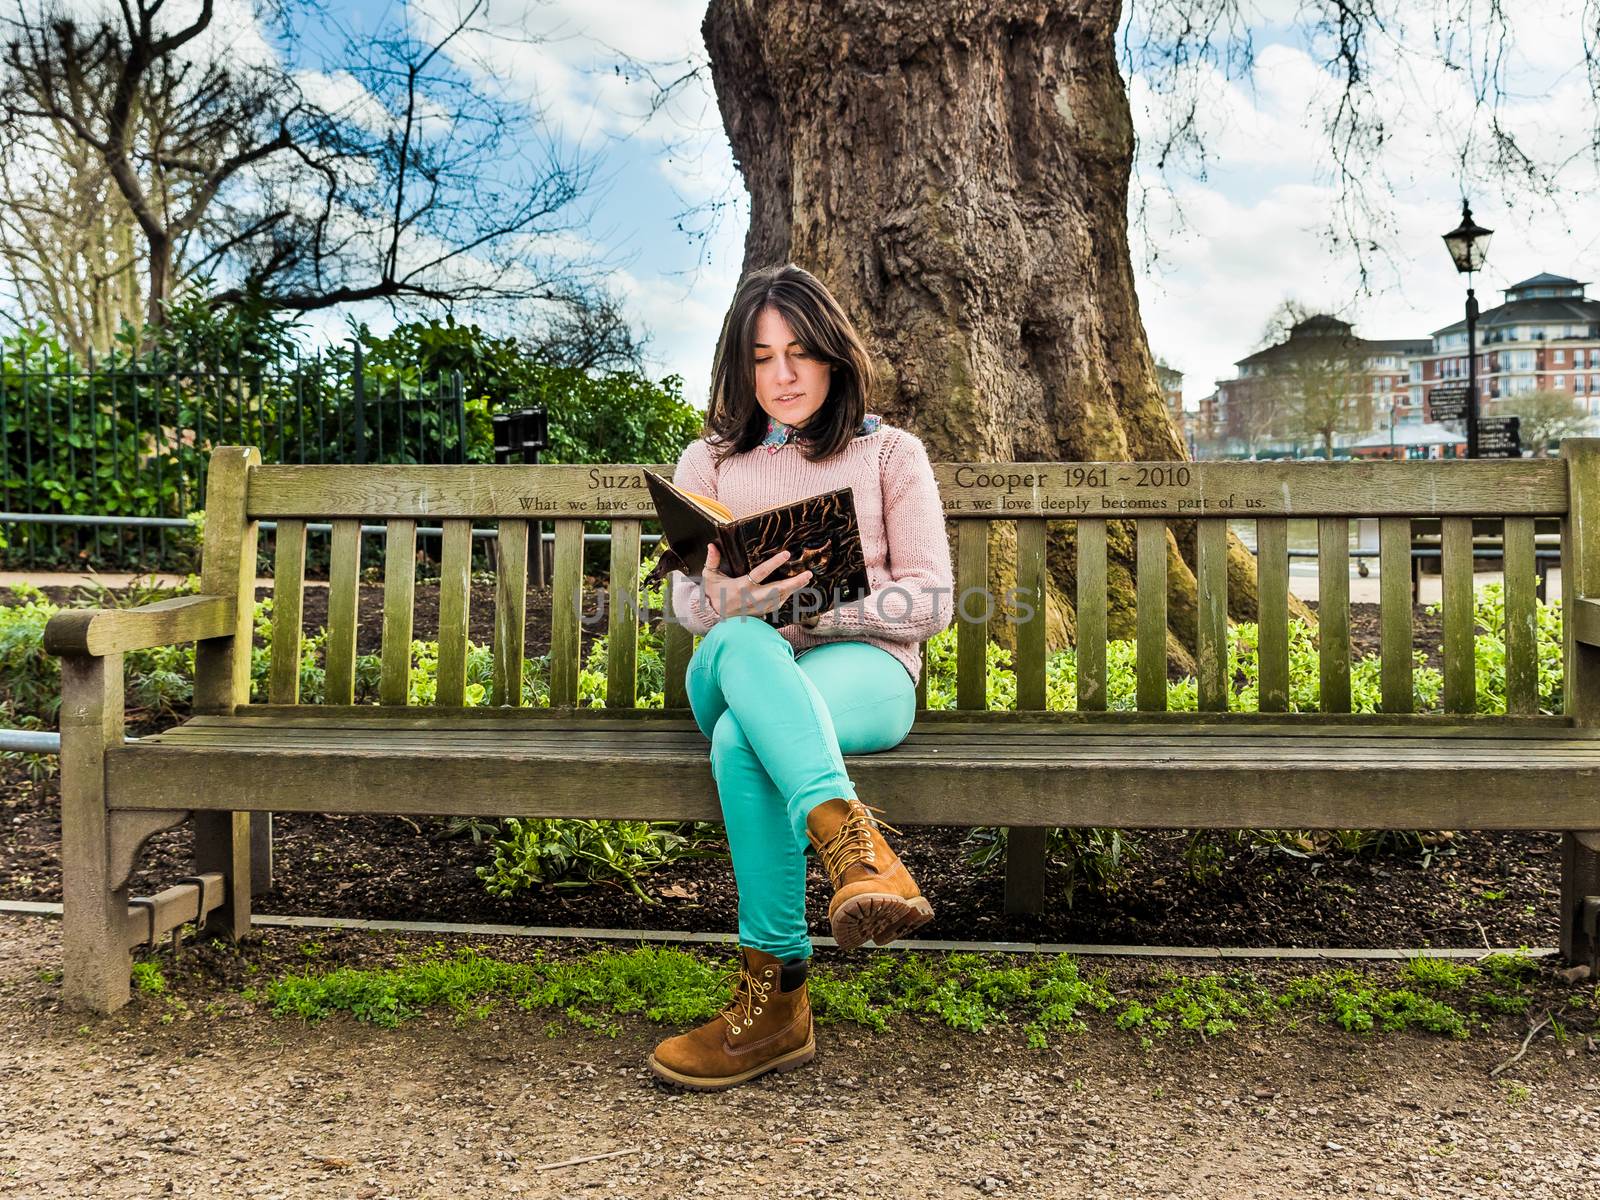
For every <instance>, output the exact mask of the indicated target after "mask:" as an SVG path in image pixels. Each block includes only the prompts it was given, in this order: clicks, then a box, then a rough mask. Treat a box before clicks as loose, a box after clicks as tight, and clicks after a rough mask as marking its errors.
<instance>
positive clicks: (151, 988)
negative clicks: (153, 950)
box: [133, 962, 167, 996]
mask: <svg viewBox="0 0 1600 1200" xmlns="http://www.w3.org/2000/svg"><path fill="white" fill-rule="evenodd" d="M133 986H134V987H135V988H136V989H138V990H139V991H141V992H143V993H144V994H145V995H147V996H163V995H165V994H166V991H167V980H166V977H165V976H164V975H162V974H161V967H160V966H159V965H158V964H156V963H153V962H136V963H134V964H133Z"/></svg>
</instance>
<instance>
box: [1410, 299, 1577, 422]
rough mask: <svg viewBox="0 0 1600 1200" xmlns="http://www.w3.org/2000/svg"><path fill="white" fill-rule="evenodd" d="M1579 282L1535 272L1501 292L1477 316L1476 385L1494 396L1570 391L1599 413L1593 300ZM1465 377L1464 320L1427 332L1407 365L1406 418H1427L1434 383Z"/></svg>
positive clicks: (1485, 399)
mask: <svg viewBox="0 0 1600 1200" xmlns="http://www.w3.org/2000/svg"><path fill="white" fill-rule="evenodd" d="M1586 286H1587V285H1586V284H1583V283H1579V282H1578V281H1577V280H1576V279H1568V278H1567V277H1566V276H1564V275H1551V274H1549V273H1543V274H1539V275H1535V276H1533V277H1532V278H1531V279H1524V280H1523V281H1522V282H1521V283H1518V284H1513V285H1512V286H1511V287H1508V288H1506V289H1505V296H1506V298H1505V303H1503V304H1501V305H1499V306H1498V307H1496V308H1491V309H1489V310H1487V311H1486V312H1483V313H1481V314H1479V316H1478V389H1479V395H1480V405H1481V406H1482V409H1483V411H1488V410H1489V408H1490V407H1491V406H1492V405H1493V402H1494V401H1498V400H1505V399H1508V398H1510V397H1514V396H1517V395H1519V394H1521V393H1523V392H1532V391H1557V392H1570V393H1571V394H1572V395H1573V396H1575V397H1576V398H1578V399H1579V400H1580V401H1582V402H1583V404H1584V405H1585V406H1586V407H1587V408H1588V411H1589V415H1590V416H1592V417H1600V300H1590V299H1588V298H1587V297H1586V296H1585V295H1584V288H1585V287H1586ZM1466 378H1467V322H1466V319H1465V318H1463V319H1461V320H1460V321H1457V322H1455V323H1454V324H1452V325H1446V326H1445V327H1444V328H1443V329H1436V330H1434V332H1433V341H1432V344H1431V346H1429V348H1428V350H1427V352H1425V353H1423V354H1419V355H1417V356H1416V357H1415V358H1414V359H1413V360H1412V362H1411V364H1410V379H1409V388H1408V390H1409V392H1410V399H1409V402H1408V406H1407V410H1408V415H1409V416H1412V417H1413V419H1415V420H1417V421H1421V420H1423V419H1424V418H1425V417H1426V418H1427V419H1430V420H1431V419H1432V417H1431V414H1430V413H1428V411H1427V405H1428V397H1429V396H1430V395H1431V394H1432V392H1433V389H1434V388H1435V387H1437V386H1438V385H1440V384H1444V383H1451V384H1460V383H1462V382H1464V381H1465V380H1466Z"/></svg>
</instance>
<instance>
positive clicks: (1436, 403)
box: [1428, 383, 1468, 421]
mask: <svg viewBox="0 0 1600 1200" xmlns="http://www.w3.org/2000/svg"><path fill="white" fill-rule="evenodd" d="M1467 395H1468V388H1467V385H1466V384H1464V383H1447V384H1441V385H1440V386H1438V387H1436V388H1434V389H1433V391H1431V392H1429V393H1428V411H1429V413H1430V414H1431V415H1432V418H1433V420H1435V421H1465V420H1466V419H1467Z"/></svg>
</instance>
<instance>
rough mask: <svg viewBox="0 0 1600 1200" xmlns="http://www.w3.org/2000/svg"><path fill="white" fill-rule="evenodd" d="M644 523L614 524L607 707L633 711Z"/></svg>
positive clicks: (624, 521)
mask: <svg viewBox="0 0 1600 1200" xmlns="http://www.w3.org/2000/svg"><path fill="white" fill-rule="evenodd" d="M640 533H641V529H640V522H639V521H638V520H636V519H634V518H632V517H627V518H622V519H618V520H613V521H612V522H611V562H610V572H611V574H610V581H609V582H610V590H609V595H608V597H607V601H606V634H607V636H606V707H607V708H632V707H633V706H634V705H635V704H636V703H637V699H636V697H637V695H638V688H639V654H638V649H639V639H638V636H637V634H636V630H637V629H638V628H639V607H638V599H637V598H638V595H639V547H640V544H641V543H640Z"/></svg>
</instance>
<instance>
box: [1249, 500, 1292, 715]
mask: <svg viewBox="0 0 1600 1200" xmlns="http://www.w3.org/2000/svg"><path fill="white" fill-rule="evenodd" d="M1256 662H1257V684H1256V707H1257V708H1258V709H1259V710H1260V711H1261V712H1268V713H1281V712H1288V711H1289V519H1288V518H1287V517H1262V518H1261V519H1260V520H1258V521H1257V522H1256Z"/></svg>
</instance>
